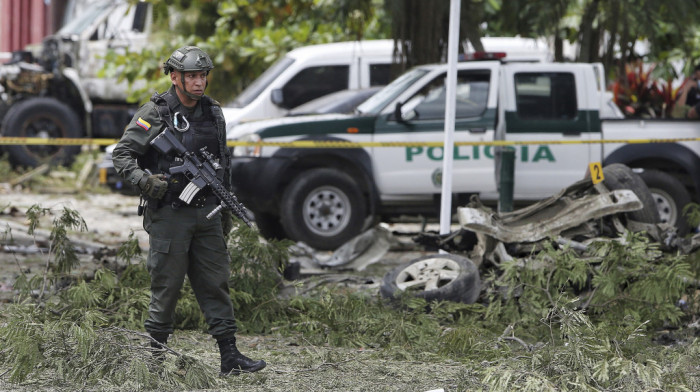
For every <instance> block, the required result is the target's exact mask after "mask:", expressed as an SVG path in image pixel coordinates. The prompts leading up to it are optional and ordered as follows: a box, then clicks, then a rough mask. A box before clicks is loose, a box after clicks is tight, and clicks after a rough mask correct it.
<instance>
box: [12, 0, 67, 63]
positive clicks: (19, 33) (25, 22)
mask: <svg viewBox="0 0 700 392" xmlns="http://www.w3.org/2000/svg"><path fill="white" fill-rule="evenodd" d="M64 7H65V0H0V62H5V61H6V60H7V59H8V58H9V52H12V51H14V50H22V49H24V48H25V47H26V46H27V45H29V44H38V43H40V42H41V40H42V39H43V38H44V37H45V36H47V35H48V34H51V33H52V32H54V31H55V29H56V27H57V26H58V25H59V23H55V22H60V19H57V17H58V15H57V14H58V12H56V11H57V10H58V9H63V8H64Z"/></svg>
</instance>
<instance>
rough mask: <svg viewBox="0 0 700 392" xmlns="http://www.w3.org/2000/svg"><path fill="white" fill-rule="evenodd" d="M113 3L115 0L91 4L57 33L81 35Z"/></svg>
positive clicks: (60, 34)
mask: <svg viewBox="0 0 700 392" xmlns="http://www.w3.org/2000/svg"><path fill="white" fill-rule="evenodd" d="M113 3H114V2H113V1H98V2H95V3H93V4H91V5H90V6H89V7H88V8H87V9H86V10H85V11H82V12H80V14H78V15H77V16H76V17H75V18H74V19H72V20H71V21H69V22H68V23H66V24H65V25H64V26H63V27H61V29H60V30H58V32H56V35H58V36H59V37H65V36H70V35H80V34H81V33H82V32H83V31H85V29H87V28H89V27H90V26H92V25H93V24H94V23H95V21H96V19H97V18H99V17H100V16H102V15H104V14H105V12H107V11H108V10H109V9H110V8H112V6H113Z"/></svg>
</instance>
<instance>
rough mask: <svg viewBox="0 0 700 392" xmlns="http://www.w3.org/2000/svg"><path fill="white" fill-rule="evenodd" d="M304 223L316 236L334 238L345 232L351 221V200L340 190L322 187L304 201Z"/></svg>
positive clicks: (332, 187)
mask: <svg viewBox="0 0 700 392" xmlns="http://www.w3.org/2000/svg"><path fill="white" fill-rule="evenodd" d="M302 213H303V214H304V223H305V225H306V227H308V228H309V230H311V231H312V232H313V233H314V234H317V235H320V236H326V237H330V236H334V235H337V234H338V233H340V232H342V231H343V230H345V228H346V227H347V226H348V222H349V221H350V216H351V214H352V207H351V205H350V199H349V198H348V196H347V195H346V194H345V192H343V191H341V190H340V189H339V188H336V187H334V186H322V187H318V188H316V189H314V190H313V191H312V192H311V193H309V195H308V196H307V197H306V198H305V199H304V205H303V209H302Z"/></svg>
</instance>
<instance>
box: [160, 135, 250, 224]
mask: <svg viewBox="0 0 700 392" xmlns="http://www.w3.org/2000/svg"><path fill="white" fill-rule="evenodd" d="M151 145H152V146H153V147H154V148H155V149H156V150H158V152H160V153H161V154H163V155H165V154H168V153H171V152H173V151H174V152H175V153H177V156H178V157H179V158H181V159H182V161H183V163H182V165H180V166H175V167H171V168H170V174H178V173H183V174H184V175H185V177H186V178H187V179H188V180H190V183H189V184H187V186H186V187H185V189H184V190H183V191H182V192H181V193H180V200H182V201H184V202H185V203H187V204H190V202H191V201H192V199H194V197H195V196H196V195H197V192H199V191H200V190H201V189H202V188H204V187H205V186H207V185H209V188H210V189H211V190H212V192H214V195H216V197H218V198H219V200H221V204H219V205H218V206H217V207H216V208H214V209H213V210H212V211H211V212H210V213H209V214H207V219H211V218H212V217H213V216H214V215H216V213H217V212H219V211H221V210H222V209H224V208H225V209H228V210H231V212H232V213H233V214H234V215H235V216H237V217H238V218H239V219H240V220H242V221H243V222H245V224H246V225H248V227H253V225H252V224H251V223H250V219H248V216H247V215H246V213H245V207H244V206H243V204H241V202H239V201H238V199H237V198H236V195H234V194H233V193H231V192H229V191H228V190H227V189H226V188H225V187H224V184H222V183H221V180H219V178H218V177H217V176H216V172H217V170H221V169H222V168H221V165H220V164H219V162H217V161H216V159H214V155H213V154H212V153H210V152H209V151H207V148H206V147H204V148H202V149H200V150H199V152H200V154H201V156H202V158H203V160H200V159H199V157H197V154H195V153H194V152H191V151H187V148H185V146H184V145H183V144H182V142H180V141H179V140H178V139H177V137H175V135H174V134H173V132H172V131H171V130H170V128H169V127H168V128H166V129H165V130H164V131H163V132H161V133H160V135H158V136H156V137H155V139H153V140H151Z"/></svg>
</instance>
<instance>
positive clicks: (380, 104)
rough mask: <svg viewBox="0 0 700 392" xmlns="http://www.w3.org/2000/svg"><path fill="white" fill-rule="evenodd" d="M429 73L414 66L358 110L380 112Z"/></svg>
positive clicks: (371, 112) (363, 112)
mask: <svg viewBox="0 0 700 392" xmlns="http://www.w3.org/2000/svg"><path fill="white" fill-rule="evenodd" d="M427 73H428V70H427V69H424V68H414V69H412V70H410V71H408V72H406V73H405V74H403V75H401V76H399V77H398V78H397V79H396V80H394V81H393V82H391V83H389V84H388V85H387V86H386V87H384V88H383V89H381V90H379V91H378V92H377V93H376V94H374V95H373V96H372V97H370V98H369V99H368V100H366V101H365V102H364V103H363V104H362V105H360V106H358V107H357V112H358V113H362V114H379V112H381V111H382V109H384V107H385V106H386V105H388V104H389V102H391V101H393V100H394V99H395V98H396V97H397V96H398V95H399V94H401V93H402V92H404V91H406V88H407V87H408V86H410V85H411V84H413V83H414V82H415V81H416V80H418V79H420V78H422V77H423V76H424V75H425V74H427Z"/></svg>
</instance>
